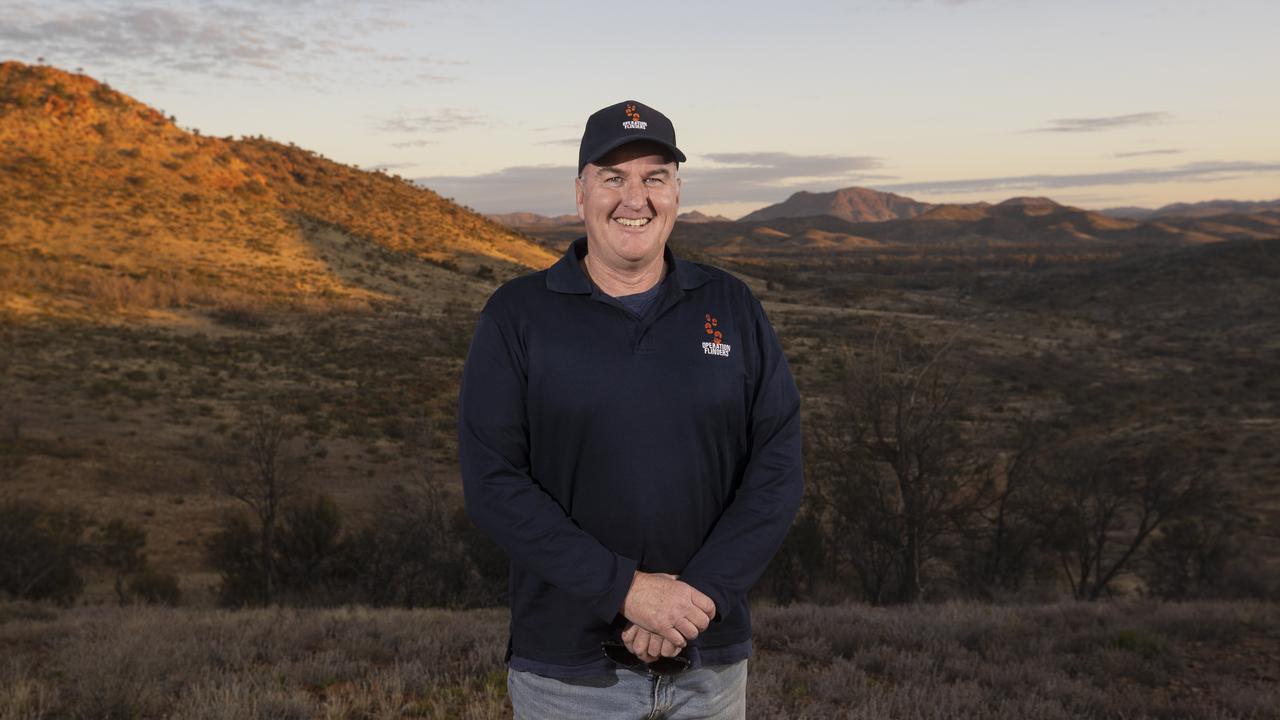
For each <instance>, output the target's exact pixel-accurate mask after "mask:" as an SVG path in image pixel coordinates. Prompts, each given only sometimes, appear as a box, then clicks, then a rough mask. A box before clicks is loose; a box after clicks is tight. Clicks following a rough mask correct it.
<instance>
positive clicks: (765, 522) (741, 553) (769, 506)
mask: <svg viewBox="0 0 1280 720" xmlns="http://www.w3.org/2000/svg"><path fill="white" fill-rule="evenodd" d="M752 303H753V306H754V309H755V311H756V313H755V328H754V336H755V341H756V342H755V345H756V347H757V348H759V350H758V352H759V353H760V360H759V364H758V372H757V382H756V385H755V389H754V394H753V398H752V404H751V418H750V426H749V427H750V438H751V457H750V458H749V459H748V461H747V466H746V470H745V471H744V473H743V478H742V483H741V485H740V486H739V487H738V488H737V490H736V491H735V492H734V495H733V499H732V500H731V501H730V503H729V505H728V506H727V507H726V508H725V510H724V513H723V514H722V515H721V516H720V519H719V520H718V521H717V522H716V525H715V527H714V528H713V529H712V531H711V534H710V535H709V536H708V537H707V540H706V541H705V542H704V543H703V544H702V547H701V548H699V549H698V551H697V552H696V553H695V554H694V556H693V558H692V559H691V560H690V561H689V563H688V564H687V565H686V566H685V569H684V572H682V573H680V579H681V580H683V581H685V582H687V583H689V584H690V585H692V586H693V587H695V588H697V589H698V590H700V591H701V592H703V593H705V594H706V595H707V596H708V597H710V598H711V600H712V601H713V602H715V604H716V619H717V620H720V619H723V618H725V617H728V613H729V612H730V610H731V608H732V607H733V606H734V603H732V602H730V601H729V600H730V598H736V597H739V596H743V595H745V594H746V593H747V591H748V590H750V589H751V587H752V586H753V585H755V583H756V581H757V580H759V579H760V576H761V575H762V574H763V573H764V570H765V567H766V566H767V565H768V564H769V560H770V559H772V558H773V555H774V554H775V553H776V552H777V551H778V548H779V547H780V546H781V545H782V541H783V539H785V538H786V535H787V530H788V529H789V528H790V527H791V521H792V520H793V519H794V518H795V515H796V512H797V510H798V509H799V507H800V500H801V496H802V495H803V493H804V468H803V460H802V454H801V439H800V393H799V391H798V390H797V389H796V384H795V380H794V378H792V376H791V369H790V368H789V367H788V365H787V359H786V356H785V355H784V354H783V352H782V345H781V344H780V343H779V342H778V337H777V334H776V333H774V331H773V326H772V325H770V323H769V319H768V318H767V317H766V316H765V314H764V309H763V308H762V307H760V303H759V301H757V300H755V298H752Z"/></svg>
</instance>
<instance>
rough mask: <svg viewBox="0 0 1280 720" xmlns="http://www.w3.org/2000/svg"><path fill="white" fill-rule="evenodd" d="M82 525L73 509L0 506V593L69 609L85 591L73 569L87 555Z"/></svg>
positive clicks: (29, 503) (25, 502) (18, 501)
mask: <svg viewBox="0 0 1280 720" xmlns="http://www.w3.org/2000/svg"><path fill="white" fill-rule="evenodd" d="M87 526H88V519H87V518H86V517H85V515H84V514H83V512H81V511H80V510H79V509H78V508H74V507H71V508H65V509H49V508H46V507H45V506H44V505H42V504H40V503H38V502H33V501H29V500H21V499H14V500H7V501H4V502H0V528H2V529H3V532H0V589H3V590H4V591H5V592H6V593H8V594H9V595H10V596H11V597H13V598H19V599H24V600H53V601H54V602H57V603H59V604H61V605H70V604H71V602H72V601H73V600H74V599H75V598H76V597H78V596H79V595H80V593H81V591H82V590H83V589H84V579H83V578H82V577H81V576H80V572H79V569H78V566H79V565H80V564H81V563H83V562H84V560H85V559H86V555H87V548H86V545H85V543H84V541H83V539H82V536H83V534H84V531H85V528H86V527H87Z"/></svg>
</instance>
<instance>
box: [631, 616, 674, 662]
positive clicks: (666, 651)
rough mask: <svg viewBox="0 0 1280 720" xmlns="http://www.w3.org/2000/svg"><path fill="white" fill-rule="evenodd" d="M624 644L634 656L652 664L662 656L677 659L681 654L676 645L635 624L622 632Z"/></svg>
mask: <svg viewBox="0 0 1280 720" xmlns="http://www.w3.org/2000/svg"><path fill="white" fill-rule="evenodd" d="M622 643H623V644H624V645H626V646H627V649H628V650H630V651H631V654H632V655H635V656H636V657H637V658H639V659H640V661H641V662H646V663H651V662H653V661H654V660H657V659H658V658H659V657H662V656H665V657H675V656H676V655H679V654H680V648H678V647H676V645H675V643H673V642H671V641H670V640H668V639H666V638H664V637H662V636H661V635H658V634H657V633H651V632H649V631H648V630H645V629H644V628H642V627H640V626H639V625H636V624H635V623H628V624H627V628H626V629H625V630H623V631H622Z"/></svg>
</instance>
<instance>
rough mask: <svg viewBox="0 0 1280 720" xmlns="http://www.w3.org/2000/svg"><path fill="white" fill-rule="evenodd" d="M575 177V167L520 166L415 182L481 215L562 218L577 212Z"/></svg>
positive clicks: (441, 176)
mask: <svg viewBox="0 0 1280 720" xmlns="http://www.w3.org/2000/svg"><path fill="white" fill-rule="evenodd" d="M573 178H574V166H573V165H572V164H568V165H519V166H515V167H507V168H503V169H501V170H497V171H494V172H489V173H483V174H480V175H436V176H432V177H419V178H414V182H417V183H418V184H419V185H423V186H425V187H429V188H431V189H432V190H434V191H436V192H438V193H440V194H441V195H443V196H445V197H450V198H454V199H455V200H457V201H458V202H460V203H462V204H464V205H469V206H471V207H473V208H475V209H477V210H479V211H480V212H486V213H494V212H512V211H517V210H525V211H531V212H538V213H543V214H546V215H562V214H564V213H569V212H573V210H574V199H573Z"/></svg>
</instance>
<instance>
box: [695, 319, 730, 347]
mask: <svg viewBox="0 0 1280 720" xmlns="http://www.w3.org/2000/svg"><path fill="white" fill-rule="evenodd" d="M719 326H720V322H719V321H718V320H716V318H715V316H714V315H712V314H711V313H707V321H706V323H704V324H703V325H702V328H703V330H705V331H706V334H707V335H710V337H709V338H708V341H709V342H704V343H702V353H703V354H704V355H719V356H720V357H729V350H731V349H732V348H730V347H729V346H728V345H727V344H725V342H724V334H723V333H721V332H720V330H719Z"/></svg>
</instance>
